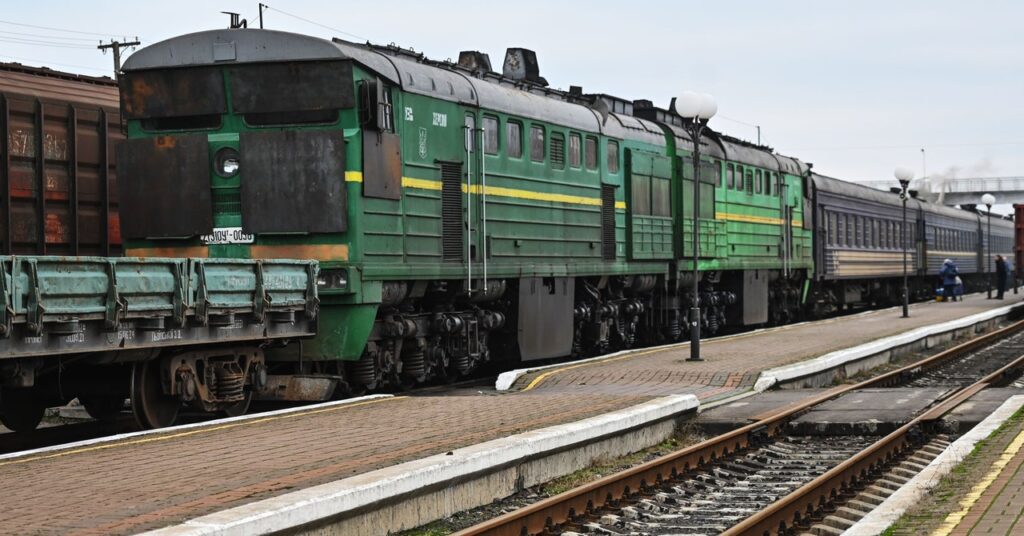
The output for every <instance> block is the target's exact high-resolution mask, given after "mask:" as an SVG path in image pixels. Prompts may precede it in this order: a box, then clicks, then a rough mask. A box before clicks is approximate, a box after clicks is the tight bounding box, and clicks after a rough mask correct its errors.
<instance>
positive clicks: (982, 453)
mask: <svg viewBox="0 0 1024 536" xmlns="http://www.w3.org/2000/svg"><path fill="white" fill-rule="evenodd" d="M1022 429H1024V409H1022V410H1020V411H1018V412H1017V413H1015V414H1014V415H1013V416H1012V417H1010V418H1009V419H1007V420H1006V422H1004V423H1003V424H1002V426H1000V427H999V428H998V429H997V430H996V431H995V432H992V434H991V435H989V436H988V437H987V438H985V439H982V440H981V441H979V442H978V443H977V444H976V445H975V446H974V449H973V450H972V451H971V453H970V454H969V455H967V457H966V458H964V460H963V461H962V462H961V463H960V464H959V465H957V466H956V467H955V468H954V469H953V470H952V471H951V472H950V473H949V474H948V475H946V476H945V477H943V478H942V480H940V481H939V483H938V485H936V486H935V487H934V488H932V490H931V491H930V492H929V493H928V495H927V496H925V497H924V498H923V499H922V500H921V501H919V502H918V503H917V504H915V505H914V507H913V508H912V509H910V510H908V511H907V512H906V513H904V514H903V516H902V517H900V519H899V520H898V521H897V522H896V523H894V524H893V525H892V526H891V527H889V528H888V529H887V530H886V531H885V532H883V533H882V534H883V535H884V536H909V535H918V534H921V535H923V534H931V533H932V532H933V531H934V530H935V529H937V528H938V527H939V525H941V524H942V522H943V520H944V519H945V518H946V515H947V514H948V513H949V512H952V511H954V510H958V509H959V508H960V501H961V500H962V499H963V498H964V497H965V496H966V495H967V494H968V493H969V492H970V491H971V488H972V487H974V485H975V483H977V482H978V481H979V480H981V479H982V478H984V476H985V474H986V473H988V471H989V470H990V469H991V468H992V464H993V462H994V461H995V460H996V459H997V458H999V456H1000V454H1002V452H1003V451H1004V450H1006V448H1007V446H1008V445H1009V444H1010V442H1011V441H1013V439H1014V437H1016V436H1017V434H1019V433H1020V431H1021V430H1022ZM1004 470H1011V468H1010V467H1007V468H1006V469H1004ZM959 528H964V527H959Z"/></svg>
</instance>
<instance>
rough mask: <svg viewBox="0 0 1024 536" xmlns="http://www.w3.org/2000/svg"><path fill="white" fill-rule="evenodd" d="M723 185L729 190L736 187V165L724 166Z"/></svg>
mask: <svg viewBox="0 0 1024 536" xmlns="http://www.w3.org/2000/svg"><path fill="white" fill-rule="evenodd" d="M725 187H726V188H728V189H730V190H732V189H733V188H735V187H736V167H735V166H733V165H732V164H729V165H727V166H725Z"/></svg>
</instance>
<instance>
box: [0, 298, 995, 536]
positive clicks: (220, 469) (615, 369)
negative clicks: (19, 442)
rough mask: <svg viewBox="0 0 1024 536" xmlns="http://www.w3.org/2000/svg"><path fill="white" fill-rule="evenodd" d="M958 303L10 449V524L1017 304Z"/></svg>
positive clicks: (546, 411)
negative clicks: (515, 378) (495, 382)
mask: <svg viewBox="0 0 1024 536" xmlns="http://www.w3.org/2000/svg"><path fill="white" fill-rule="evenodd" d="M1010 303H1012V301H1011V300H1006V301H1003V302H996V301H995V300H985V299H983V298H981V297H969V298H968V299H966V300H965V301H964V302H962V303H951V304H937V303H927V304H920V305H916V306H914V307H913V308H912V312H911V315H912V318H910V319H900V318H899V311H898V310H895V309H894V310H886V311H879V312H875V313H869V314H862V315H855V316H849V317H844V318H841V319H835V320H829V321H825V322H819V323H815V324H804V325H798V326H791V327H785V328H778V329H773V330H765V331H761V332H757V333H753V334H747V335H742V336H736V337H733V338H730V339H725V340H721V341H715V340H710V341H707V342H705V343H704V344H703V348H704V355H705V358H706V359H707V361H705V362H702V363H687V362H685V361H684V360H685V358H686V356H687V350H686V349H685V348H681V349H680V348H677V349H670V350H661V351H655V352H650V351H638V352H636V353H635V354H634V355H633V356H628V357H619V358H616V359H614V360H608V361H606V362H596V363H592V364H588V365H586V366H577V367H576V368H572V369H569V370H564V371H561V372H558V371H548V373H547V376H545V378H543V379H542V380H541V381H536V380H538V378H539V374H534V375H528V376H527V377H524V378H522V379H521V380H520V382H519V383H520V384H521V385H519V387H520V389H523V388H525V386H528V385H531V384H532V385H533V387H532V388H530V389H529V390H525V391H522V390H520V391H519V392H508V393H497V392H495V391H493V390H491V389H485V390H482V391H481V390H480V389H470V390H461V391H457V392H448V393H443V394H441V393H439V392H438V391H428V392H425V393H422V394H417V395H415V396H408V397H396V398H391V399H380V400H373V401H367V402H362V403H355V404H351V405H347V406H332V407H328V408H321V409H314V410H309V411H300V412H295V413H290V414H283V415H275V416H270V417H265V418H255V419H251V420H247V421H240V422H234V423H226V424H214V425H210V426H203V427H198V428H193V429H188V430H180V431H174V432H170V433H166V434H155V435H148V436H140V437H136V438H128V439H125V440H120V441H116V442H107V443H97V444H93V445H88V446H83V447H78V448H74V449H70V450H62V451H55V452H48V453H41V454H36V455H30V456H27V457H23V458H13V459H2V460H0V482H2V483H3V484H4V486H3V487H4V490H3V495H4V501H3V502H4V508H3V509H0V532H10V533H17V534H27V533H30V534H108V533H134V532H139V531H142V530H146V529H152V528H157V527H163V526H168V525H173V524H176V523H180V522H182V521H184V520H186V519H189V518H194V517H196V516H200V515H204V514H209V513H211V512H215V511H219V510H223V509H225V508H229V507H234V506H238V505H241V504H246V503H250V502H253V501H256V500H259V499H263V498H267V497H271V496H276V495H280V494H283V493H286V492H288V491H292V490H295V489H298V488H304V487H308V486H313V485H317V484H321V483H324V482H328V481H333V480H338V479H341V478H345V477H349V476H352V475H355V474H359V473H363V472H366V471H370V470H373V469H378V468H381V467H385V466H389V465H393V464H396V463H401V462H404V461H408V460H413V459H418V458H422V457H425V456H428V455H432V454H439V453H445V452H447V451H451V450H454V449H458V448H460V447H465V446H467V445H470V444H476V443H480V442H483V441H488V440H491V439H495V438H500V437H505V436H508V435H511V434H515V433H518V432H521V431H526V430H530V429H537V428H541V427H546V426H551V425H555V424H561V423H567V422H574V421H578V420H581V419H583V418H586V417H589V416H593V415H597V414H601V413H606V412H609V411H613V410H616V409H621V408H624V407H627V406H631V405H635V404H638V403H641V402H644V401H646V400H650V399H651V398H652V397H657V396H661V395H665V394H672V393H694V394H697V395H698V396H699V397H701V398H703V399H705V400H708V399H715V398H723V397H726V396H728V395H732V394H739V393H742V392H743V391H746V390H748V389H749V388H750V387H751V386H752V385H753V383H754V381H755V380H756V378H757V375H758V372H759V371H761V370H764V369H767V368H771V367H777V366H780V365H785V364H789V363H793V362H796V361H800V360H803V359H806V358H809V357H814V356H818V355H821V354H824V353H827V352H830V351H833V350H836V349H840V348H844V347H849V346H853V345H857V344H861V343H865V342H870V341H872V340H875V339H878V338H880V337H884V336H887V335H892V334H895V333H900V332H903V331H905V330H907V329H910V328H915V327H920V326H924V325H930V324H935V323H940V322H944V321H948V320H952V319H956V318H961V317H964V316H967V315H971V314H974V313H978V312H982V311H985V310H988V309H993V308H996V307H1001V306H1005V305H1009V304H1010Z"/></svg>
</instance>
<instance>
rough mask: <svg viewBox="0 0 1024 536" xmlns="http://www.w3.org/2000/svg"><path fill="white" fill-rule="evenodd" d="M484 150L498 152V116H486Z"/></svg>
mask: <svg viewBox="0 0 1024 536" xmlns="http://www.w3.org/2000/svg"><path fill="white" fill-rule="evenodd" d="M484 152H485V153H487V154H498V118H497V117H492V116H489V115H485V116H484Z"/></svg>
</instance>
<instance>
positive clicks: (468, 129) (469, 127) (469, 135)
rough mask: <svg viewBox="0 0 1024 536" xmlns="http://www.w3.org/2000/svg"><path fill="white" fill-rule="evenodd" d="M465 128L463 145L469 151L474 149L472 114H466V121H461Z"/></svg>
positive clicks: (474, 124) (474, 121)
mask: <svg viewBox="0 0 1024 536" xmlns="http://www.w3.org/2000/svg"><path fill="white" fill-rule="evenodd" d="M463 124H464V125H465V128H464V129H463V131H464V132H465V134H466V139H465V145H466V150H467V151H470V152H475V151H476V132H475V130H476V119H475V118H474V117H473V116H472V115H467V116H466V121H465V123H463Z"/></svg>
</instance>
